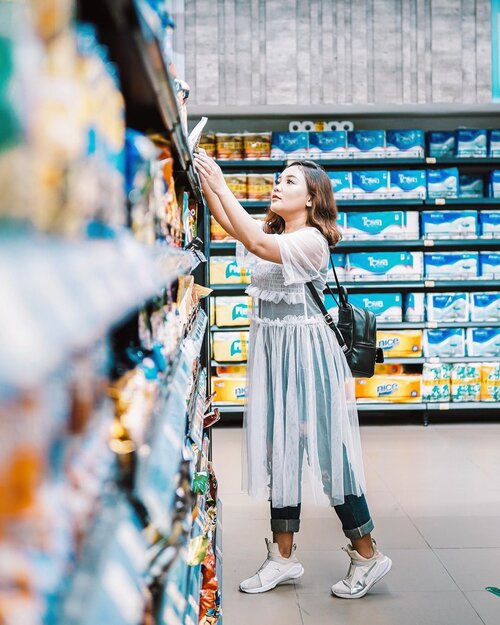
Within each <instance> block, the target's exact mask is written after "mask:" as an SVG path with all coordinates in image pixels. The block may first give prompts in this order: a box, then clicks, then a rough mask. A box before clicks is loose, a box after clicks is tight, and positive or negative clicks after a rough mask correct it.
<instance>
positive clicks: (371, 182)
mask: <svg viewBox="0 0 500 625" xmlns="http://www.w3.org/2000/svg"><path fill="white" fill-rule="evenodd" d="M388 194H389V172H388V171H353V172H352V195H353V198H354V199H355V200H366V199H369V198H377V199H383V198H386V197H387V196H388Z"/></svg>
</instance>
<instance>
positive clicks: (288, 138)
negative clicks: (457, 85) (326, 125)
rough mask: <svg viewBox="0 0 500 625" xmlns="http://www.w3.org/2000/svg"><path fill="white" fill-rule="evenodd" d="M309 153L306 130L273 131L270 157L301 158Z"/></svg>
mask: <svg viewBox="0 0 500 625" xmlns="http://www.w3.org/2000/svg"><path fill="white" fill-rule="evenodd" d="M308 153H309V133H307V132H273V138H272V143H271V158H275V159H280V160H284V159H288V160H293V159H301V158H307V157H308V155H309V154H308Z"/></svg>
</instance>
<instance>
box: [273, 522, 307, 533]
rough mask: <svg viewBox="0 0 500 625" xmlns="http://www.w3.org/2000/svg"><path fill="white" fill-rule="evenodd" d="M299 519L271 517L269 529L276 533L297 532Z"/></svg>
mask: <svg viewBox="0 0 500 625" xmlns="http://www.w3.org/2000/svg"><path fill="white" fill-rule="evenodd" d="M299 529H300V519H271V531H272V532H275V533H276V534H280V533H282V532H294V533H295V532H298V531H299Z"/></svg>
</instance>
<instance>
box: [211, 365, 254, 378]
mask: <svg viewBox="0 0 500 625" xmlns="http://www.w3.org/2000/svg"><path fill="white" fill-rule="evenodd" d="M215 373H216V375H217V377H219V378H246V376H247V365H246V363H245V364H243V365H240V364H238V365H217V366H216V367H215Z"/></svg>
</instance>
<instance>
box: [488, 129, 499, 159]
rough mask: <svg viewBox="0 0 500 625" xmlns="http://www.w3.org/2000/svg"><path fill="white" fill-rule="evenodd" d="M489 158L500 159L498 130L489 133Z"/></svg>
mask: <svg viewBox="0 0 500 625" xmlns="http://www.w3.org/2000/svg"><path fill="white" fill-rule="evenodd" d="M488 156H489V157H490V158H500V130H499V129H498V128H495V129H493V130H490V131H489V132H488Z"/></svg>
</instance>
